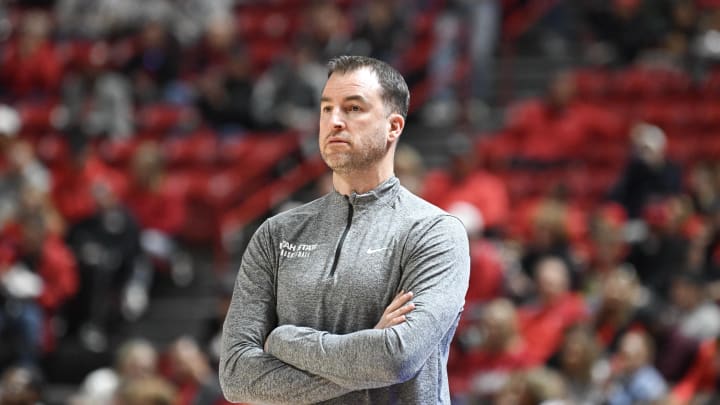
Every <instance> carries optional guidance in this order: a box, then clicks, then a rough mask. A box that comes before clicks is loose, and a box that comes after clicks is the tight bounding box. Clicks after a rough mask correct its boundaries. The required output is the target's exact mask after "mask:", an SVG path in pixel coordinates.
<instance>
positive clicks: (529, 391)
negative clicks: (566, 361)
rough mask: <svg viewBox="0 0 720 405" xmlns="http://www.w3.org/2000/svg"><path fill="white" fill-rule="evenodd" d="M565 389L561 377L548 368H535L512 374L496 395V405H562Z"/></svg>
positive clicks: (565, 393) (565, 394) (494, 402)
mask: <svg viewBox="0 0 720 405" xmlns="http://www.w3.org/2000/svg"><path fill="white" fill-rule="evenodd" d="M565 399H567V387H566V386H565V381H564V380H563V378H562V376H561V375H560V374H559V373H558V372H556V371H553V370H551V369H549V368H546V367H537V368H534V369H532V370H529V371H523V372H518V373H516V374H514V375H513V376H512V377H511V378H510V380H509V381H508V382H507V383H506V384H505V386H504V387H503V389H502V390H501V391H500V392H499V393H498V394H497V395H496V397H495V399H494V401H493V404H496V405H534V404H563V403H565V402H564V400H565Z"/></svg>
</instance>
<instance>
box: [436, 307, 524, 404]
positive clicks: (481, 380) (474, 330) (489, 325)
mask: <svg viewBox="0 0 720 405" xmlns="http://www.w3.org/2000/svg"><path fill="white" fill-rule="evenodd" d="M463 329H464V330H460V331H458V338H459V339H458V346H459V347H457V350H455V351H454V352H452V356H451V357H450V360H449V363H448V373H449V378H450V382H451V386H452V391H453V392H454V393H455V395H456V398H455V400H460V398H463V397H464V401H469V402H471V403H475V402H487V401H488V400H490V399H491V398H492V397H494V395H495V394H497V393H498V392H499V391H500V389H501V388H502V387H503V386H504V385H505V383H506V382H507V381H508V379H509V378H510V376H511V375H512V373H513V372H515V371H518V370H523V369H526V368H528V367H529V366H531V365H532V363H531V361H530V360H529V359H528V356H527V354H528V350H529V345H528V343H527V341H526V339H525V338H523V336H521V335H520V333H519V331H518V322H517V314H516V311H515V306H514V305H513V303H512V302H511V301H509V300H506V299H497V300H493V301H491V302H489V303H488V304H487V305H486V306H485V307H484V308H483V310H482V312H481V314H480V322H479V323H478V324H473V323H471V324H469V325H468V326H467V327H465V328H463Z"/></svg>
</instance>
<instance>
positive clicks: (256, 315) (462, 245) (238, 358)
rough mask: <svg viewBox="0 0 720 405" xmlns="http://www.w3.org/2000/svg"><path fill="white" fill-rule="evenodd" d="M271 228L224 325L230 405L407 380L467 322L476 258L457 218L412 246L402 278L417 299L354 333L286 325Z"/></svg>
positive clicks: (431, 227) (251, 254)
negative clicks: (281, 318) (278, 304)
mask: <svg viewBox="0 0 720 405" xmlns="http://www.w3.org/2000/svg"><path fill="white" fill-rule="evenodd" d="M269 226H270V225H269V223H268V222H266V223H265V224H263V226H262V227H261V228H260V229H259V230H258V232H257V233H256V234H255V235H254V236H253V239H252V241H251V242H250V245H249V246H248V249H247V251H246V253H245V256H244V257H243V263H242V265H241V267H240V271H239V272H238V278H237V281H236V285H235V292H234V295H233V300H232V303H231V305H230V309H229V312H228V315H227V318H226V322H225V326H224V328H223V348H222V354H221V359H220V382H221V386H222V388H223V392H224V393H225V396H226V397H227V398H228V399H229V400H230V401H236V402H240V401H245V402H261V403H313V402H321V401H325V400H328V399H332V398H337V397H340V396H342V395H345V394H347V393H349V392H352V391H356V390H362V389H373V388H380V387H385V386H389V385H394V384H398V383H401V382H404V381H407V380H409V379H411V378H412V377H414V376H415V375H416V374H417V373H418V371H419V370H420V369H421V368H422V366H423V365H424V363H425V361H426V360H427V358H428V356H430V354H431V352H432V351H433V350H437V347H438V343H439V342H440V341H441V340H442V339H443V337H445V335H446V334H447V333H448V330H450V329H451V328H452V326H453V324H454V323H455V322H457V318H458V316H459V312H460V310H461V309H462V305H463V298H464V294H465V290H466V289H467V282H468V274H469V254H468V242H467V237H466V236H465V230H464V228H463V227H462V224H460V222H459V221H457V220H456V219H454V218H451V217H440V218H438V219H437V220H435V221H433V222H432V223H430V224H428V225H426V226H424V227H423V228H424V229H422V230H418V232H414V233H413V234H417V235H418V237H417V240H412V241H410V240H409V244H408V245H409V246H411V249H410V251H409V253H408V256H407V260H406V261H405V263H404V267H405V270H404V274H403V277H402V280H401V285H402V287H404V288H405V290H407V291H412V293H413V294H412V295H410V294H402V295H398V296H396V297H395V299H394V300H393V302H392V303H391V304H390V305H389V306H388V307H387V308H386V310H385V312H384V314H383V315H382V316H381V318H380V320H379V322H378V324H377V325H376V326H375V329H366V330H359V331H357V332H352V333H349V334H345V335H336V334H331V333H328V332H324V331H318V330H315V329H312V328H307V327H298V326H294V325H280V326H277V327H276V325H277V315H276V312H275V310H276V308H275V299H276V297H275V290H274V288H275V287H274V280H275V270H273V269H272V266H271V263H274V262H275V258H274V257H273V253H272V249H269V247H270V246H273V245H272V239H271V236H270V231H269ZM411 297H412V300H413V302H412V304H407V303H408V301H409V300H410V298H411ZM410 311H412V312H410ZM406 315H407V317H406ZM263 347H266V349H267V350H263ZM348 364H352V366H353V367H348Z"/></svg>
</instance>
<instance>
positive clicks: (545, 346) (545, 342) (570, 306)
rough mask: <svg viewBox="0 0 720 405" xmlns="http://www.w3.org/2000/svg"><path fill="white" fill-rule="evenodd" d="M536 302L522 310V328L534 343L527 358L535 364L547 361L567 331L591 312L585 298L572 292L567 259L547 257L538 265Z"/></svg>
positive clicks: (527, 338)
mask: <svg viewBox="0 0 720 405" xmlns="http://www.w3.org/2000/svg"><path fill="white" fill-rule="evenodd" d="M535 284H536V286H537V302H535V303H530V304H527V305H524V306H523V307H521V308H520V310H519V320H520V331H521V333H522V335H523V336H524V337H525V339H526V340H527V341H530V342H533V344H532V345H531V346H530V348H529V350H528V353H527V357H528V360H529V361H530V362H532V363H534V364H542V363H545V362H546V361H547V360H548V359H550V357H551V356H552V355H553V354H554V353H555V352H556V351H557V350H558V348H559V347H560V344H561V343H562V340H563V336H564V333H565V331H566V330H567V329H568V328H569V327H571V326H573V325H575V324H577V323H580V322H583V321H585V320H587V318H588V316H589V311H588V308H587V305H586V303H585V301H584V300H583V298H582V297H581V296H580V295H578V294H576V293H574V292H571V291H570V278H569V274H568V268H567V265H566V264H565V262H564V261H563V260H562V259H560V258H557V257H552V256H550V257H546V258H544V259H542V260H540V261H539V262H538V264H537V265H536V267H535Z"/></svg>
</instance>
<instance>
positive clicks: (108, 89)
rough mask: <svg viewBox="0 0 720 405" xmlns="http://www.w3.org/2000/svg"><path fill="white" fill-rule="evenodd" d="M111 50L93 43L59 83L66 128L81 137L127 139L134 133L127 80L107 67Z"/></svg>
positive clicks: (129, 89) (100, 44)
mask: <svg viewBox="0 0 720 405" xmlns="http://www.w3.org/2000/svg"><path fill="white" fill-rule="evenodd" d="M110 52H111V50H110V49H109V46H108V44H106V43H104V42H100V41H98V42H96V43H93V44H92V45H89V46H88V48H87V49H85V50H83V51H81V53H82V55H80V56H78V58H77V65H78V66H77V67H76V69H72V70H70V71H69V72H68V73H67V74H66V75H65V77H64V79H63V83H62V102H63V108H64V112H65V114H66V117H65V122H64V123H63V124H64V126H65V130H66V131H78V132H79V133H80V134H81V135H82V136H84V137H99V136H107V137H110V138H113V139H127V138H129V137H131V136H132V135H133V129H134V116H133V104H132V98H131V88H130V83H129V82H128V80H127V79H126V78H125V77H124V76H123V75H120V74H118V73H116V72H113V71H111V70H110V69H109V60H108V59H109V57H110V54H109V53H110Z"/></svg>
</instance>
